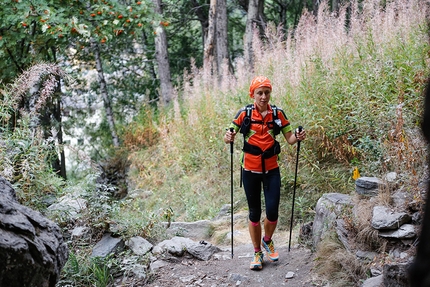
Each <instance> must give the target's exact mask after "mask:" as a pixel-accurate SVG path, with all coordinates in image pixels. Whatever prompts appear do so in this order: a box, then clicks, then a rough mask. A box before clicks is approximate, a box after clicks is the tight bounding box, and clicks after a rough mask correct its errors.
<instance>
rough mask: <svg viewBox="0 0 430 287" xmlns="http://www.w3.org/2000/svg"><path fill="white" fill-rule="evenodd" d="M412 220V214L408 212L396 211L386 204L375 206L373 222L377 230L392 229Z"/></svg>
mask: <svg viewBox="0 0 430 287" xmlns="http://www.w3.org/2000/svg"><path fill="white" fill-rule="evenodd" d="M410 220H411V216H410V215H409V214H407V213H406V212H396V211H394V210H392V209H390V208H388V207H385V206H375V207H374V208H373V215H372V223H371V224H372V227H373V228H375V229H377V230H387V229H388V230H392V229H397V228H399V227H400V226H402V225H403V224H405V223H407V222H409V221H410Z"/></svg>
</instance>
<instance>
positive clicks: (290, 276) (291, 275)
mask: <svg viewBox="0 0 430 287" xmlns="http://www.w3.org/2000/svg"><path fill="white" fill-rule="evenodd" d="M293 277H294V272H291V271H289V272H288V273H287V275H285V279H291V278H293Z"/></svg>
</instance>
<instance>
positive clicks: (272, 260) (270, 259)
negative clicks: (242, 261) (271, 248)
mask: <svg viewBox="0 0 430 287" xmlns="http://www.w3.org/2000/svg"><path fill="white" fill-rule="evenodd" d="M267 259H269V261H270V262H277V261H278V260H279V258H276V259H272V258H270V257H269V256H267Z"/></svg>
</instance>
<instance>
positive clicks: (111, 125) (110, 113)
mask: <svg viewBox="0 0 430 287" xmlns="http://www.w3.org/2000/svg"><path fill="white" fill-rule="evenodd" d="M91 46H92V48H93V51H94V57H95V61H96V69H97V75H98V79H99V84H100V91H101V95H102V98H103V104H104V107H105V111H106V117H107V121H108V124H109V129H110V133H111V137H112V143H113V146H114V147H119V139H118V135H117V133H116V126H115V119H114V115H113V110H112V104H111V101H110V97H109V93H108V90H107V85H106V80H105V76H104V72H103V66H102V60H101V58H100V48H99V45H98V44H97V43H96V42H95V40H94V39H93V38H91Z"/></svg>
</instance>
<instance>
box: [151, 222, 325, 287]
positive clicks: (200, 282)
mask: <svg viewBox="0 0 430 287" xmlns="http://www.w3.org/2000/svg"><path fill="white" fill-rule="evenodd" d="M240 233H241V234H242V236H238V238H237V239H236V237H235V246H234V249H233V251H234V254H233V258H231V248H230V246H229V247H221V246H218V247H220V248H221V250H222V252H219V253H216V254H214V256H213V257H212V258H211V259H210V260H208V261H200V260H197V259H195V258H193V257H191V256H184V257H180V258H174V259H173V260H171V261H170V262H168V263H167V265H165V266H163V267H161V268H160V269H158V270H157V272H156V278H155V280H154V281H152V282H151V283H150V284H148V285H147V286H151V287H167V286H175V287H182V286H184V287H188V286H189V287H191V286H209V287H212V286H213V287H215V286H216V287H218V286H221V287H223V286H249V287H253V286H258V287H267V286H287V287H300V286H302V287H311V286H312V287H315V286H325V285H324V284H323V282H322V281H321V280H320V279H318V276H317V275H316V273H315V272H313V269H314V266H315V254H314V253H312V252H311V251H310V250H309V249H307V248H304V247H300V246H299V245H295V246H291V250H290V251H288V243H286V244H285V243H284V244H283V243H282V241H285V240H280V239H279V240H276V237H274V240H275V243H276V242H279V244H277V250H278V252H279V257H280V258H279V261H278V262H269V261H268V260H267V257H265V259H264V263H263V269H262V270H258V271H254V270H250V269H249V263H250V262H251V260H252V256H253V247H252V245H251V244H249V243H245V242H244V240H249V239H247V236H245V235H244V234H245V233H246V231H243V230H242V231H241V232H240ZM285 236H287V234H286V233H278V236H277V238H288V237H285ZM293 242H294V241H293ZM289 272H293V276H292V278H288V279H287V274H288V273H289ZM290 274H291V273H290Z"/></svg>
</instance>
